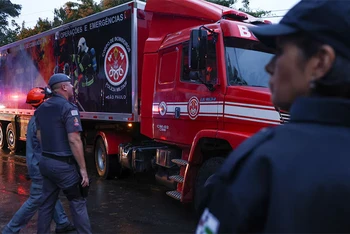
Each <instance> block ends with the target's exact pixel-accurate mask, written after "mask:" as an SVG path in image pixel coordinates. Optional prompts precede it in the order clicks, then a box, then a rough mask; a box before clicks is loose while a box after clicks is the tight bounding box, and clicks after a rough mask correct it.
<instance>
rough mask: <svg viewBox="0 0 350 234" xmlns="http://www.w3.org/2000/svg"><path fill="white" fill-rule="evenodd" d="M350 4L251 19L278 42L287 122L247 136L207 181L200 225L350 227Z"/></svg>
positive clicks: (278, 90)
mask: <svg viewBox="0 0 350 234" xmlns="http://www.w3.org/2000/svg"><path fill="white" fill-rule="evenodd" d="M349 15H350V4H349V2H348V1H343V0H333V1H329V0H318V1H310V0H302V1H301V2H299V3H298V4H296V5H295V6H294V7H293V8H292V9H291V10H290V11H289V12H288V13H287V14H286V15H285V16H284V17H283V19H282V20H281V21H280V23H279V24H271V25H261V26H254V27H252V28H251V30H252V32H253V33H254V35H255V36H256V37H257V38H258V39H259V40H260V41H261V42H262V43H264V44H265V45H267V46H269V47H273V48H275V49H276V54H275V56H274V57H273V58H272V60H271V61H270V62H268V64H267V65H266V71H267V72H268V73H269V74H270V75H271V77H270V82H269V84H270V90H271V94H272V95H271V99H272V102H273V103H274V105H275V106H277V107H278V108H281V109H283V110H287V111H289V112H290V115H291V119H290V122H289V123H286V124H284V125H281V126H277V127H271V128H266V129H263V130H261V131H260V132H259V133H257V134H256V135H254V136H253V137H251V138H250V139H248V140H246V141H245V142H243V143H242V144H241V145H240V146H239V147H238V148H237V149H235V150H234V151H233V153H232V154H231V155H229V157H228V158H227V159H226V161H225V163H224V164H223V166H222V167H221V168H220V169H219V171H218V172H217V173H216V174H214V175H213V176H211V177H209V179H208V180H207V182H206V184H205V188H204V190H203V191H204V193H203V199H202V206H201V209H202V211H203V213H202V216H201V218H200V220H199V222H198V226H197V231H196V232H197V233H244V232H255V233H285V232H290V233H301V232H302V233H321V232H322V233H336V232H343V233H350V222H349V217H350V33H349V32H350V17H349Z"/></svg>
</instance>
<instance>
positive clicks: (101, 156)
mask: <svg viewBox="0 0 350 234" xmlns="http://www.w3.org/2000/svg"><path fill="white" fill-rule="evenodd" d="M105 162H106V155H105V153H104V152H103V150H102V149H101V148H99V149H98V151H97V164H98V168H99V170H100V171H104V169H105V165H106V164H105Z"/></svg>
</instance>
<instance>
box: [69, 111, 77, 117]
mask: <svg viewBox="0 0 350 234" xmlns="http://www.w3.org/2000/svg"><path fill="white" fill-rule="evenodd" d="M70 113H71V115H72V116H77V115H78V111H77V110H71V111H70Z"/></svg>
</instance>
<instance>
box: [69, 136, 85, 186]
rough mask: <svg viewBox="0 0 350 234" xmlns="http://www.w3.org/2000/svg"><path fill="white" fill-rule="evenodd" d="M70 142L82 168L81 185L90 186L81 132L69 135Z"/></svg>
mask: <svg viewBox="0 0 350 234" xmlns="http://www.w3.org/2000/svg"><path fill="white" fill-rule="evenodd" d="M68 141H69V145H70V148H71V150H72V153H73V156H74V158H75V160H76V161H77V163H78V165H79V168H80V174H81V176H82V182H81V184H82V185H83V187H85V186H88V185H89V178H88V175H87V171H86V164H85V158H84V149H83V143H82V141H81V138H80V133H79V132H71V133H68Z"/></svg>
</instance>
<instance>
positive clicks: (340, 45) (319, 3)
mask: <svg viewBox="0 0 350 234" xmlns="http://www.w3.org/2000/svg"><path fill="white" fill-rule="evenodd" d="M249 29H250V30H251V31H252V32H253V33H254V35H255V36H256V37H257V38H258V39H259V40H260V41H261V42H262V43H264V44H265V45H267V46H270V47H275V37H277V36H283V35H288V34H292V33H297V32H306V33H307V34H309V35H310V36H311V37H313V38H314V39H316V40H318V41H320V42H322V43H325V44H328V45H330V46H332V47H333V48H334V50H336V51H337V52H338V53H340V54H342V55H343V56H344V57H346V58H349V59H350V2H349V1H348V0H301V1H300V2H299V3H297V4H296V5H295V6H294V7H293V8H292V9H290V10H289V11H288V12H287V14H286V15H285V16H284V17H283V18H282V20H281V21H280V22H279V23H278V24H270V25H261V26H255V27H254V26H252V27H249Z"/></svg>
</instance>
